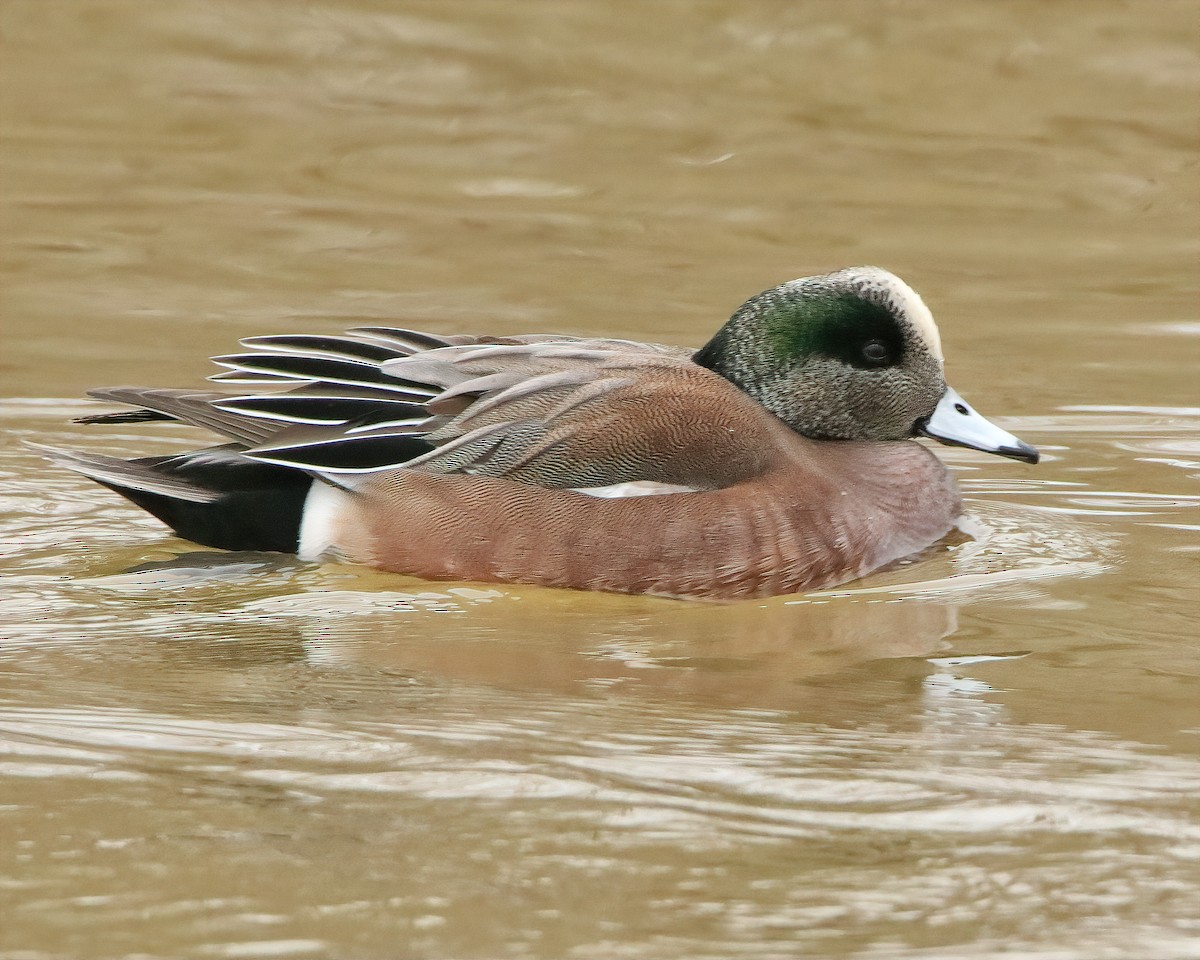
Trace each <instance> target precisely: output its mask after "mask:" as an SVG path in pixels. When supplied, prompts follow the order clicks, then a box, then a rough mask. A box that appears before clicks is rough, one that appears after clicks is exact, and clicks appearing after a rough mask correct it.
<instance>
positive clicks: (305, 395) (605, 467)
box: [219, 338, 777, 490]
mask: <svg viewBox="0 0 1200 960" xmlns="http://www.w3.org/2000/svg"><path fill="white" fill-rule="evenodd" d="M690 356H691V354H690V351H686V350H681V349H680V348H674V347H659V346H656V345H645V344H631V343H628V342H624V341H612V340H570V341H568V340H564V339H562V338H555V339H542V338H539V339H536V340H535V339H532V338H530V339H523V340H521V341H517V339H516V338H511V339H508V340H506V341H503V342H491V343H480V342H476V343H473V344H464V345H451V346H447V347H443V348H438V349H434V350H428V351H422V352H419V353H414V354H411V355H408V356H405V357H399V358H394V359H391V360H385V361H383V362H381V363H380V364H379V365H378V373H379V374H380V375H381V376H380V378H378V379H377V380H373V381H372V386H373V388H374V387H376V386H378V385H379V384H380V383H384V382H386V381H387V380H388V379H389V378H390V379H391V380H392V381H393V382H394V383H395V384H396V388H397V389H400V390H407V391H413V392H415V391H418V390H421V389H424V390H425V391H427V392H428V396H427V397H426V398H425V399H424V400H421V401H414V403H415V406H417V407H419V408H420V410H419V412H412V411H408V412H406V415H405V416H403V417H399V418H395V419H392V420H388V421H386V422H381V421H371V422H364V421H359V420H352V419H349V418H347V419H344V420H342V421H341V422H340V423H332V422H329V423H325V424H322V425H317V424H310V425H308V426H306V427H301V426H295V427H291V428H288V429H286V430H283V431H280V432H278V433H276V434H274V435H273V436H272V437H271V438H270V439H269V440H267V441H264V442H261V443H259V444H257V445H255V446H253V447H252V448H250V449H249V450H248V451H247V453H248V455H249V456H251V457H253V458H255V459H258V460H262V461H265V462H268V463H273V464H277V465H282V466H292V467H296V468H300V469H304V470H310V471H313V472H316V473H327V474H349V473H376V472H380V471H386V470H391V469H401V468H403V469H412V470H420V471H423V472H426V473H440V474H474V475H479V476H489V477H504V478H507V479H511V480H517V481H521V482H524V483H531V484H537V485H540V486H546V487H558V488H573V489H578V488H585V489H591V488H605V487H609V486H612V485H617V484H627V483H631V482H650V483H657V484H667V485H671V486H673V487H677V488H686V489H695V490H706V489H715V488H719V487H723V486H728V485H731V484H733V483H737V482H739V481H741V480H745V479H748V478H750V477H752V476H756V475H758V474H759V473H761V472H762V470H763V469H765V467H766V464H767V463H768V462H769V461H770V457H771V454H772V451H773V449H774V448H775V447H776V445H777V431H775V430H774V429H773V424H772V418H771V417H770V415H769V414H767V413H766V411H764V410H763V409H762V408H761V407H760V406H759V405H758V404H756V403H755V402H754V401H752V400H751V399H750V398H749V397H748V396H746V395H745V394H744V393H742V392H741V391H739V390H738V389H737V388H735V387H734V386H733V385H732V384H731V383H729V382H728V381H726V380H724V379H722V378H721V377H719V376H717V375H716V374H713V373H711V372H710V371H708V370H705V369H703V368H702V367H699V366H698V365H696V364H694V363H693V362H692V361H691V359H690ZM310 393H311V390H310V389H306V388H298V389H295V390H293V391H290V392H289V393H288V394H284V395H282V396H280V395H277V396H276V397H273V398H271V400H270V402H271V403H272V404H274V405H275V408H274V409H273V410H272V411H270V413H276V412H277V411H278V406H279V405H280V404H297V405H303V404H305V403H307V402H308V401H309V400H310V399H314V398H312V397H310ZM219 406H221V407H222V408H223V409H230V408H238V409H240V410H242V411H243V412H246V413H249V414H257V413H263V412H264V411H263V409H262V399H261V398H233V399H230V400H225V401H222V402H220V403H219ZM413 440H419V441H420V442H421V443H423V444H425V445H426V449H425V450H424V451H423V452H421V453H420V454H418V455H416V456H413V446H412V441H413Z"/></svg>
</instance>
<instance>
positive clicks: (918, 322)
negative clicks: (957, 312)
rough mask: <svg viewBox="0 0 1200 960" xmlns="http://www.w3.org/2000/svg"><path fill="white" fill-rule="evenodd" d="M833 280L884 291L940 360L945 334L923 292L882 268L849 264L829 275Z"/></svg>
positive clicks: (943, 359) (941, 360)
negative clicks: (942, 333)
mask: <svg viewBox="0 0 1200 960" xmlns="http://www.w3.org/2000/svg"><path fill="white" fill-rule="evenodd" d="M829 277H830V278H831V279H838V280H842V281H851V282H853V283H855V284H856V285H858V286H859V287H869V288H873V289H875V290H879V291H880V292H882V293H884V294H885V295H886V296H887V297H888V298H889V299H890V300H891V301H892V302H893V303H894V304H895V305H896V307H897V308H898V310H897V312H898V313H899V314H900V315H901V316H904V317H907V318H908V320H909V322H910V323H912V326H913V330H915V331H916V334H917V336H918V337H920V338H921V339H922V340H924V341H925V344H926V346H928V347H929V352H930V353H932V354H933V355H934V356H935V357H936V358H937V360H938V362H939V363H942V362H944V361H945V358H944V357H943V355H942V335H941V334H940V333H939V332H938V328H937V324H936V323H935V322H934V320H933V314H932V313H930V312H929V308H928V307H927V306H925V301H924V300H922V299H921V297H920V295H919V294H918V293H917V291H916V290H914V289H913V288H912V287H910V286H909V285H908V284H907V283H905V282H904V281H903V280H901V279H900V278H899V277H898V276H896V275H895V274H894V273H891V272H890V271H887V270H884V269H883V268H882V267H848V268H847V269H845V270H839V271H837V273H831V274H830V275H829Z"/></svg>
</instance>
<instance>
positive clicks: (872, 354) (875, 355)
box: [862, 340, 888, 363]
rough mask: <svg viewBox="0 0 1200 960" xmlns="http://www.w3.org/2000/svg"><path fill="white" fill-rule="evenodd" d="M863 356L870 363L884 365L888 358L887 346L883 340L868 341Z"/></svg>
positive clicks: (864, 346) (864, 345) (863, 349)
mask: <svg viewBox="0 0 1200 960" xmlns="http://www.w3.org/2000/svg"><path fill="white" fill-rule="evenodd" d="M862 355H863V359H864V360H866V361H867V362H868V363H883V362H884V361H885V360H887V358H888V348H887V344H886V343H884V342H883V341H882V340H868V341H867V342H866V343H864V344H863V348H862Z"/></svg>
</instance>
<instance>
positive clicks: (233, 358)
mask: <svg viewBox="0 0 1200 960" xmlns="http://www.w3.org/2000/svg"><path fill="white" fill-rule="evenodd" d="M241 345H242V346H243V347H244V348H245V350H244V352H240V353H234V354H230V355H226V356H219V357H214V358H212V359H213V361H214V362H215V363H216V364H217V365H218V366H219V367H221V368H222V369H221V372H219V373H217V374H215V375H213V376H212V377H211V378H210V380H212V381H214V382H215V385H216V386H217V387H218V389H217V390H201V391H197V390H178V389H158V388H148V387H106V388H100V389H96V390H91V391H89V396H91V397H93V398H95V399H98V400H103V401H109V402H116V403H120V404H122V405H123V406H124V407H125V409H122V410H119V411H117V412H108V413H99V414H93V415H90V416H86V417H82V418H80V421H79V422H84V423H90V424H129V423H141V422H150V421H170V422H176V423H183V424H188V425H191V426H195V427H202V428H205V429H207V430H209V431H211V432H212V433H214V434H216V435H217V436H218V437H219V438H220V441H221V442H219V443H216V444H214V445H211V446H206V447H204V448H202V449H199V450H194V451H190V452H187V453H182V454H170V455H157V456H145V457H137V458H134V459H121V458H117V457H112V456H107V455H103V454H98V453H89V452H81V451H77V450H68V449H61V448H54V447H41V448H40V449H41V452H42V453H43V454H44V455H45V456H47V457H48V458H49V459H51V460H53V461H54V462H55V463H57V464H58V465H60V466H62V467H66V468H68V469H71V470H74V471H76V472H77V473H80V474H82V475H84V476H86V477H89V478H91V479H92V480H94V481H97V482H98V483H100V484H102V485H104V486H105V487H108V488H109V489H111V490H113V491H115V492H116V493H118V494H120V495H121V496H123V497H125V498H126V499H127V500H129V501H131V502H132V503H134V504H136V505H137V506H139V507H141V508H143V509H144V510H146V511H148V512H149V513H151V514H152V515H154V516H155V517H157V518H158V519H159V520H161V521H163V522H164V523H165V524H166V525H167V526H168V527H170V528H171V529H172V530H173V531H174V532H175V533H176V534H177V535H178V536H179V537H182V538H183V539H186V540H190V541H193V542H195V543H198V544H202V545H205V546H209V547H215V548H220V549H225V550H255V551H259V550H261V551H278V552H284V553H292V554H296V555H298V556H299V557H300V558H301V559H302V560H305V561H313V562H319V561H340V562H347V563H355V564H366V565H369V566H373V567H376V568H380V569H383V570H387V571H393V572H395V573H399V574H407V575H410V576H415V577H419V578H423V579H427V580H440V581H447V580H454V581H477V582H486V583H507V584H534V585H541V586H548V587H558V588H570V589H576V590H596V591H611V592H618V593H629V594H648V595H658V596H665V597H675V598H689V599H701V600H718V601H731V600H747V599H755V598H766V597H771V596H779V595H786V594H796V593H802V592H805V591H811V590H818V589H824V588H829V587H832V586H836V585H839V584H843V583H846V582H848V581H851V580H855V579H858V578H860V577H862V576H865V575H866V574H868V573H870V572H872V571H874V570H878V569H879V568H880V567H883V566H886V565H888V564H891V563H894V562H897V561H899V560H901V559H903V558H906V557H909V556H912V555H914V554H917V553H919V552H921V551H923V550H926V549H928V548H929V547H930V546H932V545H933V544H936V543H938V542H939V541H941V540H943V539H944V538H945V537H946V536H947V534H949V533H950V531H951V530H952V529H954V528H955V527H956V526H957V525H958V523H959V521H960V520H961V519H962V517H963V502H962V498H961V496H960V494H959V492H958V489H957V486H956V484H955V481H954V478H953V476H952V475H951V472H950V471H949V470H948V469H947V467H946V466H945V465H944V464H943V463H942V461H941V460H940V459H939V458H938V457H937V456H936V455H935V454H934V453H933V452H932V450H931V449H929V448H928V447H927V446H925V445H924V444H922V443H921V442H919V440H918V438H930V439H932V440H935V441H939V442H941V443H944V444H951V445H959V446H964V447H970V448H973V449H975V450H980V451H985V452H988V453H992V454H997V455H999V456H1002V457H1009V458H1012V459H1016V460H1020V461H1024V462H1027V463H1030V464H1032V463H1036V462H1037V460H1038V452H1037V451H1036V450H1035V449H1034V448H1033V447H1031V446H1029V445H1028V444H1026V443H1024V442H1023V441H1021V440H1019V439H1017V438H1016V437H1015V436H1013V435H1012V434H1010V433H1008V432H1006V431H1004V430H1002V429H1000V428H999V427H997V426H996V425H994V424H992V423H991V422H990V421H988V420H987V419H985V418H984V417H983V416H981V415H980V414H979V413H977V412H976V411H975V410H974V409H973V408H972V407H971V406H969V405H968V404H967V403H966V401H965V400H963V399H962V397H961V396H960V395H959V394H958V393H957V392H956V391H955V390H954V389H952V388H951V387H950V386H949V385H948V384H947V382H946V378H945V372H944V358H943V354H942V346H941V339H940V334H939V332H938V328H937V325H936V323H935V322H934V319H933V315H932V314H931V312H930V310H929V308H928V307H926V305H925V303H924V302H923V301H922V300H921V298H920V296H918V294H917V293H916V292H915V291H914V290H913V289H912V288H911V287H910V286H909V285H908V284H907V283H905V282H904V281H903V280H901V279H900V278H899V277H897V276H895V275H894V274H892V273H890V272H888V271H887V270H884V269H882V268H879V267H851V268H846V269H842V270H838V271H835V272H832V273H827V274H823V275H819V276H810V277H803V278H801V279H797V280H791V281H789V282H786V283H782V284H780V285H778V286H775V287H772V288H771V289H769V290H766V291H764V292H762V293H759V294H757V295H756V296H754V297H752V298H750V299H749V300H747V301H746V302H745V303H744V304H743V305H742V306H741V307H739V308H738V309H737V310H736V311H735V312H734V313H733V315H732V316H731V317H730V319H729V320H728V321H727V322H726V323H725V324H724V325H723V326H722V327H721V328H720V329H719V330H718V331H717V332H716V334H715V335H714V336H713V337H712V338H711V339H710V340H709V341H708V342H707V343H706V344H705V345H704V346H702V347H700V348H699V349H694V348H685V347H678V346H671V345H666V344H658V343H642V342H636V341H632V340H622V339H607V338H597V337H578V336H566V335H562V336H559V335H547V334H532V335H523V336H467V335H457V334H456V335H439V334H434V333H428V332H423V331H418V330H411V329H406V328H400V327H390V326H360V327H356V328H353V329H350V330H348V331H346V332H345V333H342V334H339V335H319V334H309V333H301V334H284V335H270V336H256V337H250V338H248V339H245V340H242V341H241Z"/></svg>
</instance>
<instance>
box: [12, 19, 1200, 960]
mask: <svg viewBox="0 0 1200 960" xmlns="http://www.w3.org/2000/svg"><path fill="white" fill-rule="evenodd" d="M1198 34H1200V25H1198V24H1197V21H1196V17H1195V13H1194V10H1193V8H1192V7H1191V6H1190V5H1189V4H1187V3H1182V2H1181V3H1173V2H1169V0H1159V2H1156V3H1154V4H1145V5H1137V6H1135V5H1129V4H1119V3H1105V2H1090V3H1085V4H1073V3H1063V4H1053V5H1046V4H1037V3H1026V2H1013V3H977V4H970V5H963V6H957V5H954V6H952V5H949V4H939V3H932V2H924V3H923V2H913V3H905V4H890V3H873V2H872V3H865V2H863V3H854V2H851V3H841V4H821V3H801V4H783V3H771V2H751V3H733V2H715V3H706V4H690V3H669V2H664V3H656V4H638V3H633V2H620V3H615V4H553V3H528V4H519V5H513V4H494V3H488V2H484V0H478V2H475V0H465V2H458V3H455V4H436V3H432V2H430V3H416V2H413V3H404V4H383V3H374V2H367V0H354V2H341V3H331V2H326V3H319V2H318V3H307V4H304V5H288V4H267V3H262V4H231V3H220V2H217V3H207V4H192V3H184V2H177V0H167V2H159V3H155V4H144V3H136V2H132V0H127V2H119V0H97V2H92V3H88V4H74V3H34V2H21V0H17V2H9V3H6V4H4V6H3V9H2V10H0V42H2V43H3V45H4V54H3V56H2V57H0V97H2V98H3V103H2V104H0V123H2V128H0V130H2V134H3V150H2V151H0V184H2V186H0V224H2V227H3V229H0V255H2V256H0V290H2V291H3V292H2V293H0V330H2V331H3V342H4V349H3V352H2V353H0V431H2V432H3V435H4V437H5V438H6V440H5V442H4V443H3V445H2V446H0V836H2V837H3V838H4V840H3V843H0V918H2V921H0V958H4V960H30V958H33V960H51V958H110V957H193V956H194V957H268V956H270V957H296V958H308V957H346V958H351V957H353V958H366V957H379V958H391V957H396V956H406V957H431V958H433V957H449V956H454V957H481V958H483V957H488V958H491V957H534V958H543V957H544V958H565V957H574V958H597V960H601V958H604V960H607V958H615V957H628V958H638V960H641V958H648V960H649V958H681V957H688V958H730V957H747V958H751V957H753V958H790V957H796V956H820V957H831V958H832V957H863V958H899V957H912V958H964V957H998V956H1001V955H1018V956H1023V957H1037V958H1054V960H1061V958H1076V957H1078V958H1108V957H1120V958H1126V957H1128V958H1143V957H1162V958H1173V957H1180V958H1182V957H1200V923H1198V922H1197V920H1196V918H1197V917H1200V800H1197V797H1198V796H1200V646H1198V644H1197V637H1196V633H1197V631H1196V612H1197V600H1200V596H1198V592H1200V587H1198V586H1197V583H1198V580H1200V578H1198V577H1197V565H1196V559H1197V540H1196V533H1197V531H1198V530H1200V485H1198V484H1197V482H1196V481H1197V479H1200V431H1198V429H1197V428H1198V426H1200V383H1198V379H1197V378H1198V374H1197V370H1198V369H1200V368H1198V366H1197V363H1198V361H1200V316H1198V315H1197V297H1196V294H1197V288H1198V286H1200V283H1198V281H1200V276H1198V273H1200V268H1198V266H1197V264H1198V263H1200V260H1198V255H1200V236H1198V230H1197V223H1198V222H1200V177H1198V176H1197V172H1198V171H1197V159H1196V158H1197V146H1198V144H1197V135H1196V134H1197V126H1198V123H1200V106H1198V105H1200V97H1198V96H1197V95H1198V94H1200V36H1198ZM855 263H878V264H880V265H883V266H886V267H888V268H889V269H892V270H894V271H895V272H897V273H899V274H900V275H901V276H903V277H905V278H906V279H907V280H909V281H910V282H911V283H912V284H913V285H914V286H915V287H916V288H917V289H918V290H920V291H921V293H922V294H923V296H924V297H925V299H926V301H927V302H928V303H929V304H930V306H931V307H932V308H933V310H934V313H935V315H936V316H937V317H938V318H939V320H940V323H941V327H942V336H943V341H944V343H945V346H946V351H947V356H948V370H949V374H950V379H951V381H952V382H953V383H954V384H955V385H956V387H957V388H958V389H959V391H960V392H962V393H963V394H964V395H965V396H966V397H968V398H969V399H970V400H971V401H972V402H973V403H975V404H976V405H977V406H978V407H979V408H980V409H981V410H982V411H983V412H985V413H986V414H988V415H989V416H991V417H993V418H994V419H996V420H997V421H998V422H1000V423H1001V424H1003V425H1004V426H1005V427H1006V428H1007V429H1010V430H1012V431H1013V432H1015V433H1017V434H1018V435H1020V436H1021V437H1023V438H1024V439H1027V440H1029V441H1030V442H1033V443H1035V444H1037V445H1038V446H1039V447H1040V448H1041V449H1042V450H1043V452H1044V454H1045V458H1044V460H1043V462H1042V463H1041V464H1040V465H1038V466H1037V467H1029V466H1026V465H1023V464H1017V463H1012V462H1008V461H1003V460H999V459H996V458H990V457H986V456H982V455H978V454H974V453H971V452H967V451H960V450H951V449H946V448H939V454H940V455H941V456H943V457H944V458H945V459H946V461H947V462H948V463H950V464H951V466H952V467H953V468H954V469H955V471H956V472H957V474H958V477H959V480H960V483H961V485H962V487H963V489H964V493H965V494H966V496H967V498H968V501H969V505H970V511H971V514H972V515H973V517H974V518H975V524H976V526H975V530H976V534H977V536H976V538H975V539H969V538H966V537H963V538H958V539H956V540H954V541H951V542H948V543H947V544H943V545H941V546H939V547H938V548H935V549H932V550H930V551H928V552H927V553H925V554H923V555H922V556H920V557H916V558H912V560H911V561H909V562H907V563H904V564H901V565H899V566H897V567H896V568H894V569H891V570H887V571H882V572H880V573H878V574H875V575H873V576H872V577H869V578H867V579H866V580H863V581H860V582H858V583H856V584H852V585H849V586H848V587H846V588H843V589H839V590H834V591H826V592H823V593H819V594H813V595H808V596H802V597H784V598H777V599H774V600H771V601H767V602H761V603H744V604H731V605H712V604H692V603H680V602H675V601H668V600H661V599H651V598H639V597H617V596H601V595H587V594H578V593H572V592H566V591H562V592H556V591H550V590H539V589H534V588H517V587H514V588H509V587H503V588H496V587H491V586H488V585H480V584H431V583H426V582H421V581H418V580H415V579H412V578H406V577H400V576H393V575H385V574H380V573H376V572H373V571H369V570H364V569H359V568H355V567H350V566H339V565H334V564H329V565H322V566H314V565H308V564H302V563H299V562H296V561H294V560H291V559H288V558H281V557H277V556H270V555H261V554H259V555H256V554H222V553H218V552H214V551H205V550H200V549H198V548H196V547H195V546H194V545H190V544H187V543H184V542H182V541H179V540H176V539H173V538H171V537H170V536H169V535H167V534H166V532H165V531H164V530H163V528H162V527H161V526H160V525H159V524H157V522H156V521H154V520H153V519H151V518H149V517H147V516H145V515H143V514H141V513H140V512H138V511H137V510H135V509H133V508H131V507H126V506H124V505H123V504H122V503H121V502H119V501H118V500H117V499H116V498H115V497H114V496H112V495H110V494H108V493H106V492H105V491H104V490H102V489H101V488H99V487H97V486H96V485H94V484H91V483H90V482H89V481H86V480H83V479H82V478H77V477H74V476H71V475H69V474H65V473H62V472H59V471H56V470H53V469H50V468H48V467H47V466H45V465H44V464H43V463H42V462H41V461H40V460H39V459H38V458H37V456H36V455H35V454H34V453H32V452H31V451H29V450H27V449H26V448H24V447H22V446H20V445H19V444H18V443H17V442H16V441H18V440H20V439H41V440H44V441H47V442H51V443H55V444H60V445H65V446H73V445H75V446H83V447H87V448H90V449H95V450H102V451H107V452H111V453H118V454H119V453H130V454H132V453H135V452H141V451H146V450H150V449H154V450H169V449H173V448H178V447H179V445H185V444H189V443H192V444H194V443H195V442H196V441H197V440H200V439H201V435H200V434H198V433H195V432H190V431H184V430H182V429H175V430H172V429H170V428H158V429H154V428H153V425H145V426H127V427H119V428H115V429H109V430H101V429H96V428H87V427H83V426H79V425H76V424H72V423H71V422H70V420H71V418H72V417H76V416H79V415H81V414H82V413H84V412H91V411H92V407H90V406H89V405H88V404H87V403H86V402H84V401H81V400H79V399H77V397H78V396H79V394H80V393H81V391H83V390H84V389H86V388H87V387H89V386H94V385H104V384H121V383H145V384H147V385H156V386H184V385H187V384H197V385H198V384H200V383H201V382H202V378H203V377H204V376H205V375H207V374H208V373H209V372H211V370H210V368H209V367H208V365H207V363H206V361H205V358H206V357H207V356H209V355H212V354H218V353H224V352H228V351H229V350H230V349H231V347H232V345H233V343H234V341H236V339H237V338H238V337H239V336H246V335H251V334H257V333H271V332H293V331H301V332H317V331H328V330H338V329H341V328H342V327H344V326H348V325H353V324H355V323H360V322H362V321H363V320H364V319H367V320H387V321H389V322H397V323H401V324H403V325H410V326H417V327H427V328H429V329H433V330H437V331H441V332H449V333H452V332H457V331H472V332H478V331H480V330H486V331H491V332H495V333H522V332H531V331H565V332H583V333H596V334H603V335H608V336H623V337H635V338H644V339H654V340H659V341H666V342H675V343H689V344H698V343H700V342H702V341H703V340H705V339H706V338H707V337H708V336H709V335H710V334H711V332H712V331H713V330H714V329H715V328H716V327H717V326H718V325H719V324H720V322H721V321H722V320H723V319H724V318H725V317H726V316H727V315H728V314H729V312H730V311H731V310H732V309H733V308H735V307H736V306H737V305H738V304H739V303H741V302H742V301H743V300H744V299H745V298H746V297H748V296H750V295H751V294H753V293H755V292H757V291H758V290H760V289H763V288H764V287H768V286H772V285H774V284H776V283H778V282H780V281H782V280H784V279H788V278H791V277H795V276H802V275H805V274H811V273H816V272H822V271H825V270H829V269H834V268H837V267H840V266H845V265H848V264H855Z"/></svg>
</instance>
